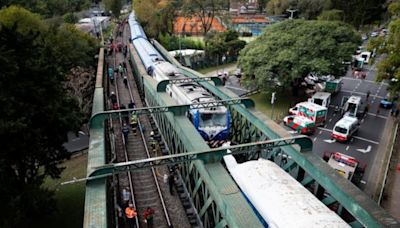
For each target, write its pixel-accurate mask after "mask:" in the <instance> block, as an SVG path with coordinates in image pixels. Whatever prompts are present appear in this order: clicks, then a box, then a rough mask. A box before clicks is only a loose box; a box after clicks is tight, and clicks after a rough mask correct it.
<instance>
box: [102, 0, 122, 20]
mask: <svg viewBox="0 0 400 228" xmlns="http://www.w3.org/2000/svg"><path fill="white" fill-rule="evenodd" d="M104 7H105V8H106V11H111V12H112V15H113V16H114V17H115V18H119V16H120V14H121V9H122V2H121V0H104Z"/></svg>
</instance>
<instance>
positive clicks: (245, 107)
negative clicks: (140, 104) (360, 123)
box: [84, 41, 400, 228]
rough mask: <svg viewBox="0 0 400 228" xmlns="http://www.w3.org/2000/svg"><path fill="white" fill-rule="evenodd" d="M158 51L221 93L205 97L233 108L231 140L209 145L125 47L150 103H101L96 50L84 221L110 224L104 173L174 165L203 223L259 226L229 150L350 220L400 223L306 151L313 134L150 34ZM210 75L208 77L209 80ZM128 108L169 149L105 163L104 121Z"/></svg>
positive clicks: (360, 223)
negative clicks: (282, 120)
mask: <svg viewBox="0 0 400 228" xmlns="http://www.w3.org/2000/svg"><path fill="white" fill-rule="evenodd" d="M153 43H154V45H155V46H156V47H157V49H158V50H159V51H160V52H161V53H162V54H163V56H164V58H165V59H167V60H168V61H170V62H171V63H173V64H175V65H176V66H178V68H179V69H180V70H181V71H182V72H183V74H184V75H186V76H187V77H188V80H193V81H197V82H198V83H199V84H201V85H202V86H203V87H204V88H206V89H207V90H209V91H210V92H211V93H213V94H214V95H215V96H216V97H218V98H219V99H220V101H219V102H214V103H212V104H210V103H204V104H200V105H204V106H207V107H209V106H210V105H211V106H212V105H226V106H227V107H228V108H229V110H230V113H231V119H232V123H231V126H232V130H231V138H232V141H234V142H236V143H238V144H237V145H235V146H231V147H228V148H214V149H210V146H209V145H208V144H207V143H206V142H205V141H204V140H203V139H202V137H201V136H200V135H199V134H198V132H197V131H196V129H195V128H194V127H193V125H192V124H191V122H190V121H189V119H188V118H187V117H186V116H185V112H186V110H188V109H189V108H191V107H190V106H179V105H176V103H175V101H173V100H172V99H171V98H170V96H169V95H168V94H167V93H166V92H165V85H166V84H167V83H174V82H173V81H164V82H160V83H157V82H156V81H155V80H154V79H153V78H151V77H150V76H148V75H147V73H146V71H145V70H144V68H143V66H142V65H141V61H140V59H139V57H138V55H137V53H136V51H135V49H134V48H133V47H132V46H130V48H129V50H130V62H131V65H132V68H133V69H134V77H135V80H136V82H137V85H138V88H139V90H140V92H141V93H142V95H143V96H144V98H145V101H146V103H147V105H148V107H149V108H141V109H131V110H122V111H121V110H117V111H105V110H104V104H105V100H104V94H105V93H104V89H103V78H104V77H105V76H104V75H105V70H104V51H103V49H101V50H100V52H99V62H98V69H97V79H96V89H95V94H94V103H93V111H92V113H93V115H92V118H91V120H90V147H89V153H88V167H87V184H86V198H85V214H84V227H96V228H98V227H108V226H109V225H110V222H109V219H108V213H107V208H108V206H107V202H108V201H109V200H108V195H107V186H108V178H109V177H110V175H114V174H115V173H118V172H127V171H131V170H134V169H141V168H143V167H149V166H157V165H165V164H179V171H180V174H181V176H182V179H183V180H184V182H185V185H186V188H187V189H188V191H189V193H190V195H191V199H192V201H193V203H194V206H195V208H196V210H197V212H198V215H199V217H200V220H201V222H202V224H203V226H204V227H262V224H261V223H260V221H259V219H258V218H257V216H256V214H255V213H254V212H253V210H252V208H251V206H250V205H249V204H248V203H247V201H246V199H245V198H244V197H243V195H242V194H241V192H240V190H239V189H238V187H237V185H236V184H235V182H234V181H233V179H232V178H231V177H230V175H229V173H228V171H227V170H226V169H225V168H224V166H223V164H222V163H221V159H222V156H223V155H225V154H227V153H228V149H230V150H229V151H230V152H231V153H234V154H241V155H240V157H241V159H243V160H250V159H256V158H259V157H263V158H267V159H269V160H272V161H274V162H275V163H277V164H278V165H279V166H280V167H281V168H282V169H284V170H285V171H286V172H288V173H290V174H291V175H292V176H293V177H294V178H295V179H296V180H297V181H298V182H300V183H301V184H302V185H303V186H305V187H306V188H308V189H309V190H310V191H311V192H312V193H314V195H315V196H316V197H317V198H318V199H320V200H321V201H322V202H323V203H324V204H325V205H327V206H330V207H332V206H333V205H334V206H335V210H336V212H337V213H338V214H339V215H341V216H342V217H343V218H344V219H345V221H346V222H348V223H349V224H350V225H351V226H353V227H399V226H400V224H399V222H397V221H396V220H395V219H394V218H393V217H391V216H390V215H389V214H388V213H387V212H386V211H384V210H383V209H382V208H381V207H379V206H378V205H377V204H376V203H375V202H374V201H372V200H371V199H370V198H369V197H368V196H367V195H365V194H364V193H363V192H362V191H361V190H359V189H358V188H357V187H355V186H354V185H352V184H351V183H350V182H349V181H347V180H345V179H344V178H342V177H340V176H339V175H338V174H337V173H336V172H334V171H333V169H332V168H331V167H329V166H328V165H327V164H326V163H325V162H324V161H323V160H322V159H321V158H319V157H317V156H316V155H314V154H313V153H312V141H311V140H310V139H308V138H307V137H305V136H300V137H299V136H297V137H292V136H291V135H290V134H289V133H288V132H286V131H285V130H283V129H281V128H280V127H279V125H277V124H276V123H274V122H273V121H272V120H270V119H268V118H267V117H265V116H264V115H263V114H261V113H260V112H258V111H256V110H255V109H254V108H253V107H254V105H253V103H252V102H251V101H249V100H248V99H238V98H237V96H236V95H235V94H233V93H232V92H230V91H229V90H227V89H225V88H223V87H222V86H220V83H219V82H218V80H217V79H207V78H203V75H201V74H199V73H197V72H195V71H193V70H191V69H188V68H186V67H184V66H182V65H180V64H179V63H178V62H177V61H176V60H175V59H174V58H172V57H171V56H169V55H168V52H167V51H166V50H165V49H164V48H163V47H162V46H160V45H159V44H158V43H157V42H156V41H154V42H153ZM210 81H214V83H212V82H210ZM128 111H132V112H137V113H138V114H149V115H152V116H153V118H154V119H155V121H156V123H157V126H158V128H159V131H160V133H161V134H162V135H163V138H164V140H165V141H166V144H167V145H168V150H169V152H170V154H169V155H166V156H161V157H157V158H149V159H143V160H136V161H132V162H126V163H119V164H107V161H106V144H107V143H108V142H107V140H106V137H105V122H106V121H107V120H109V119H112V118H116V117H117V116H120V115H127V113H128Z"/></svg>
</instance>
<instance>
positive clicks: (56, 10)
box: [0, 0, 90, 18]
mask: <svg viewBox="0 0 400 228" xmlns="http://www.w3.org/2000/svg"><path fill="white" fill-rule="evenodd" d="M10 5H19V6H22V7H24V8H27V9H29V10H31V11H32V12H35V13H39V14H41V15H42V16H44V17H46V18H49V17H53V16H56V15H64V14H66V13H72V12H79V11H81V10H83V9H86V8H88V7H89V5H90V1H89V0H35V1H29V0H0V9H1V8H2V7H4V6H10Z"/></svg>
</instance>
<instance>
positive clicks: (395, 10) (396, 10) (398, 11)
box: [388, 2, 400, 17]
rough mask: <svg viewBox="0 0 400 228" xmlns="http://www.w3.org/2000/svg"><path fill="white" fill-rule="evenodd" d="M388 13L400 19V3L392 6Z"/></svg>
mask: <svg viewBox="0 0 400 228" xmlns="http://www.w3.org/2000/svg"><path fill="white" fill-rule="evenodd" d="M388 11H389V12H390V14H391V15H393V16H394V17H399V16H400V2H394V3H392V4H390V5H389V7H388Z"/></svg>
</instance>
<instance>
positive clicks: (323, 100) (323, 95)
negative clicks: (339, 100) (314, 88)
mask: <svg viewBox="0 0 400 228" xmlns="http://www.w3.org/2000/svg"><path fill="white" fill-rule="evenodd" d="M308 101H309V102H311V103H314V104H317V105H321V106H324V107H329V104H330V103H331V93H327V92H316V93H315V94H314V95H313V96H312V97H311V98H310V99H309V100H308Z"/></svg>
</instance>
